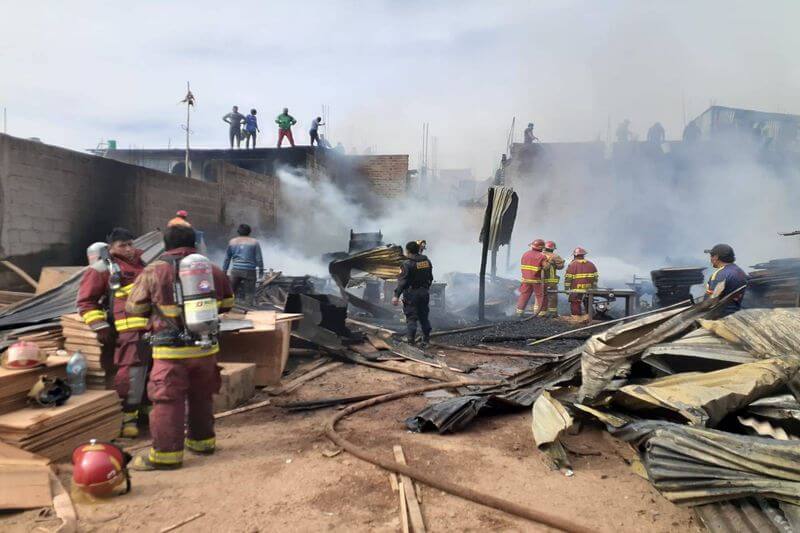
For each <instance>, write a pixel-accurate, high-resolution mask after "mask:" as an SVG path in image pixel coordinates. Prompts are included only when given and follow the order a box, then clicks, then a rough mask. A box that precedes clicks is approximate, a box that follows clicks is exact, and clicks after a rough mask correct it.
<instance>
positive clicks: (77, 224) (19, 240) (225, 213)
mask: <svg viewBox="0 0 800 533" xmlns="http://www.w3.org/2000/svg"><path fill="white" fill-rule="evenodd" d="M218 176H219V179H218V182H217V183H207V182H203V181H199V180H194V179H187V178H185V177H182V176H175V175H172V174H166V173H164V172H160V171H158V170H153V169H148V168H143V167H138V166H134V165H130V164H126V163H122V162H119V161H115V160H112V159H107V158H103V157H97V156H93V155H88V154H83V153H81V152H75V151H72V150H67V149H64V148H59V147H55V146H50V145H46V144H43V143H39V142H33V141H28V140H24V139H18V138H15V137H11V136H8V135H2V134H0V210H1V212H0V257H3V258H11V259H12V261H14V262H15V263H16V264H18V265H19V266H20V267H22V268H23V269H25V270H26V271H27V272H28V273H29V274H31V275H33V276H34V277H38V275H39V270H40V268H41V267H42V266H44V265H79V264H83V263H84V262H85V260H86V258H85V248H86V246H88V245H89V244H91V243H92V242H94V241H99V240H104V239H105V235H106V234H107V233H108V231H109V230H110V229H111V228H112V227H114V226H124V227H127V228H129V229H131V230H132V231H134V232H135V233H144V232H147V231H150V230H153V229H156V228H164V227H165V226H166V223H167V221H168V220H169V219H170V218H172V217H173V216H174V215H175V212H176V211H177V210H178V209H185V210H187V211H189V219H190V220H191V222H192V224H193V225H194V226H195V227H197V228H198V229H201V230H203V231H204V232H205V233H206V235H207V240H212V239H222V238H227V237H228V236H229V235H230V234H231V233H232V231H233V229H234V228H235V227H236V225H238V224H239V223H241V222H242V221H245V222H247V221H248V220H249V221H250V222H251V223H252V224H253V225H254V226H258V227H260V228H261V230H262V231H264V230H272V229H274V227H275V218H276V211H277V206H276V203H275V202H276V196H277V180H276V178H274V177H271V176H264V175H262V174H258V173H255V172H251V171H248V170H244V169H241V168H239V167H236V166H234V165H230V164H228V163H223V162H219V169H218ZM256 217H260V220H258V221H257V218H256Z"/></svg>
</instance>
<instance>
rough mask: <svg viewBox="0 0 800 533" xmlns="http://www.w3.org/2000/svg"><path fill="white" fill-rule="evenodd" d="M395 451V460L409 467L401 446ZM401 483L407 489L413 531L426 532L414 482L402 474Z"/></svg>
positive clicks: (406, 495) (415, 532) (394, 449)
mask: <svg viewBox="0 0 800 533" xmlns="http://www.w3.org/2000/svg"><path fill="white" fill-rule="evenodd" d="M392 450H393V451H394V460H395V461H397V462H398V463H400V464H403V465H406V466H408V463H406V456H405V455H404V454H403V448H402V447H401V446H400V445H399V444H395V445H394V446H393V447H392ZM400 482H401V483H402V484H403V487H404V488H405V499H406V505H407V506H408V515H409V518H410V520H411V530H412V531H413V532H414V533H424V532H425V520H424V518H423V516H422V508H421V507H420V505H419V501H418V500H417V495H416V493H415V491H414V482H413V481H411V478H410V477H408V476H404V475H402V474H400Z"/></svg>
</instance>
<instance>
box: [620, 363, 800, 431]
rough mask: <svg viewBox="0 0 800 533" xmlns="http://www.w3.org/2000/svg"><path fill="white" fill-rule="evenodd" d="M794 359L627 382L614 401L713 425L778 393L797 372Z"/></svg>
mask: <svg viewBox="0 0 800 533" xmlns="http://www.w3.org/2000/svg"><path fill="white" fill-rule="evenodd" d="M798 366H800V361H798V360H797V359H789V360H786V361H784V360H781V359H767V360H764V361H756V362H754V363H748V364H744V365H736V366H734V367H731V368H725V369H723V370H717V371H715V372H707V373H702V372H685V373H682V374H676V375H674V376H667V377H664V378H659V379H654V380H652V381H649V382H647V383H645V384H636V385H627V386H625V387H622V388H621V389H620V390H619V391H618V392H617V393H616V394H615V395H614V403H615V404H617V405H619V406H622V407H624V408H625V409H627V410H631V411H634V412H638V413H643V414H649V415H651V416H652V415H653V414H654V413H655V414H659V411H664V410H666V411H670V412H672V413H675V414H676V415H678V416H679V417H682V418H683V419H684V420H685V421H686V422H688V423H689V424H691V425H694V426H709V427H714V426H716V425H717V424H718V423H719V422H720V421H721V420H722V419H723V418H724V417H725V416H726V415H727V414H728V413H733V412H735V411H738V410H739V409H741V408H743V407H745V406H747V405H748V404H750V403H751V402H753V401H755V400H757V399H759V398H763V397H764V396H769V395H771V394H775V393H777V392H778V391H779V390H780V389H782V388H783V387H784V386H785V385H786V383H787V382H788V381H789V379H791V378H792V377H793V376H794V375H795V373H797V370H798Z"/></svg>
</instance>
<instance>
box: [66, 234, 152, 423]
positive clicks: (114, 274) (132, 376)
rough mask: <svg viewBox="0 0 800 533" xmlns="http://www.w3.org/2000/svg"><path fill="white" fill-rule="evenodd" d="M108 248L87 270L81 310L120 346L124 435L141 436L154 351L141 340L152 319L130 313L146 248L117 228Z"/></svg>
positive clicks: (117, 382)
mask: <svg viewBox="0 0 800 533" xmlns="http://www.w3.org/2000/svg"><path fill="white" fill-rule="evenodd" d="M108 244H109V246H108V248H107V250H102V251H101V252H100V256H99V257H100V258H99V259H98V260H96V261H94V262H93V263H92V264H91V265H89V268H87V269H86V271H85V272H84V274H83V278H82V279H81V283H80V286H79V288H78V301H77V306H78V312H79V313H80V315H81V317H82V318H83V320H84V322H86V324H88V325H89V327H91V328H92V330H94V331H95V332H96V333H97V338H98V340H99V341H100V342H101V343H102V344H104V345H109V344H111V343H113V342H114V332H115V331H116V333H117V335H116V346H115V350H114V364H115V365H116V366H117V374H116V377H115V378H114V387H115V388H116V390H117V394H119V397H120V399H122V410H123V419H122V431H121V436H123V437H129V438H135V437H137V436H138V435H139V429H138V427H137V420H138V418H139V407H140V406H141V404H142V399H143V397H144V390H145V382H146V381H147V369H148V367H149V366H150V349H149V347H148V346H147V345H146V344H145V343H144V342H142V335H143V334H144V331H145V328H146V327H147V319H146V318H142V317H138V316H131V315H130V314H129V313H127V312H126V311H125V302H126V301H127V299H128V295H129V294H130V291H131V288H132V287H133V282H134V280H135V279H136V277H137V276H138V275H139V273H141V272H142V270H144V267H145V264H144V262H143V261H142V251H141V250H139V249H137V248H134V246H133V234H132V233H131V232H130V231H128V230H126V229H124V228H114V229H113V230H111V233H110V234H109V236H108Z"/></svg>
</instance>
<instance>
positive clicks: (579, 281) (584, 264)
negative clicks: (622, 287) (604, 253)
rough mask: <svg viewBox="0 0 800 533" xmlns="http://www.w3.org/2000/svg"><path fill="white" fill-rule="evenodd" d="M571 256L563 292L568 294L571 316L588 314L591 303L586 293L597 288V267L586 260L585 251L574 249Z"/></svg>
mask: <svg viewBox="0 0 800 533" xmlns="http://www.w3.org/2000/svg"><path fill="white" fill-rule="evenodd" d="M572 256H573V259H572V261H571V262H570V264H569V266H568V267H567V273H566V275H565V276H564V290H566V291H567V292H569V306H570V310H571V312H572V315H573V316H578V315H583V314H589V305H591V302H589V301H588V299H587V298H586V291H587V290H588V289H594V288H596V287H597V279H598V277H599V274H598V273H597V267H596V266H594V263H592V262H591V261H587V260H586V250H584V249H583V248H580V247H578V248H575V251H574V252H572ZM584 308H585V309H586V312H585V313H584V312H583V310H584Z"/></svg>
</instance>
